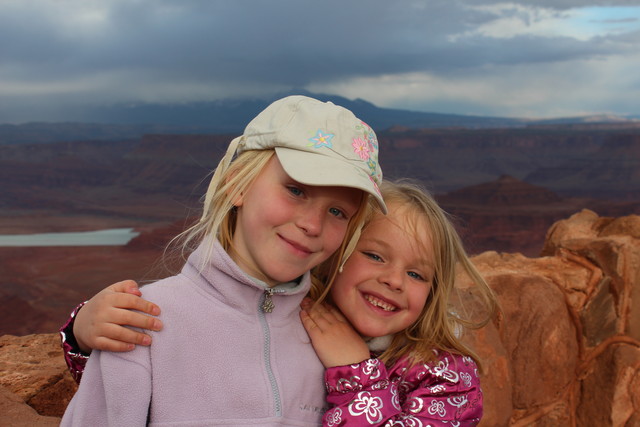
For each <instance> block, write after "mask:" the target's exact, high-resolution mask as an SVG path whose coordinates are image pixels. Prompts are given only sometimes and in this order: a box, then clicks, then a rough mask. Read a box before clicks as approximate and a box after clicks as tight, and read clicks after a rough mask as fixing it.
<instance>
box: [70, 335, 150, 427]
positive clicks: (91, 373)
mask: <svg viewBox="0 0 640 427" xmlns="http://www.w3.org/2000/svg"><path fill="white" fill-rule="evenodd" d="M149 354H150V353H149V348H147V347H142V346H138V347H136V349H134V350H132V351H131V352H127V353H113V352H108V351H99V350H96V351H94V352H93V353H92V354H91V357H90V358H89V360H88V362H87V365H86V367H85V369H84V374H83V376H82V381H81V382H80V386H79V387H78V391H77V392H76V394H75V396H73V399H72V400H71V402H69V406H67V409H66V411H65V413H64V416H63V418H62V422H61V423H60V425H61V426H116V425H117V426H144V425H146V424H147V417H148V412H149V405H150V402H151V389H152V388H151V370H150V358H149Z"/></svg>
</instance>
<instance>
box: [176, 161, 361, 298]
mask: <svg viewBox="0 0 640 427" xmlns="http://www.w3.org/2000/svg"><path fill="white" fill-rule="evenodd" d="M274 155H275V151H274V150H273V149H265V150H249V151H245V152H243V153H242V154H240V155H239V156H237V157H236V158H235V159H233V160H231V159H226V160H225V159H223V160H222V161H221V162H220V165H219V166H218V168H217V169H216V171H215V172H214V175H213V177H212V179H211V183H210V185H209V188H208V190H207V193H206V195H205V199H204V207H203V213H202V216H201V218H200V220H199V221H198V222H197V223H195V224H194V225H192V226H191V227H189V228H188V229H186V230H185V231H183V232H182V233H180V234H179V235H178V236H176V237H175V238H174V239H172V240H171V242H170V243H169V245H173V246H176V245H177V246H178V247H179V248H180V257H181V258H182V260H183V261H184V260H186V258H187V255H188V254H189V253H191V252H192V251H193V250H195V249H196V247H197V246H198V245H199V244H200V243H201V242H202V241H203V240H205V238H208V237H211V238H217V239H218V241H219V242H220V244H221V245H222V247H223V248H224V250H225V251H227V253H229V254H230V255H233V254H234V252H235V248H234V246H233V234H234V231H235V226H236V217H237V214H236V208H235V206H234V203H235V202H236V201H237V200H238V199H239V198H240V196H241V195H242V194H243V193H246V192H247V190H248V189H249V187H250V186H251V184H253V182H254V181H255V180H256V178H257V177H258V175H259V174H260V172H262V170H263V169H264V168H265V166H266V165H267V163H269V160H271V158H273V156H274ZM369 198H370V196H369V195H368V194H366V193H365V192H362V199H361V201H360V204H359V206H358V210H357V211H356V213H355V214H354V215H353V216H352V217H351V218H350V220H349V224H348V226H347V232H346V234H345V236H344V238H343V240H342V244H341V245H340V248H339V249H338V251H337V252H336V253H335V254H333V255H332V256H331V257H329V259H328V260H326V261H324V262H323V263H321V264H320V266H318V267H316V268H315V269H314V270H316V269H317V271H322V275H323V278H324V279H325V280H326V282H325V283H330V281H331V280H332V278H333V277H335V275H336V273H337V271H338V269H339V268H340V266H341V265H342V264H343V262H344V261H343V260H346V258H347V257H348V255H349V254H350V253H351V251H353V248H354V247H355V245H356V243H357V241H358V238H359V236H360V231H361V229H362V226H363V224H364V220H365V217H366V216H367V213H368V211H369V209H370V208H369V206H370V203H369ZM212 250H213V246H212V245H209V247H208V248H207V251H206V252H205V256H204V257H202V259H203V261H202V265H200V266H198V267H199V268H200V269H204V268H205V266H206V263H207V260H208V259H209V258H210V255H211V251H212ZM257 279H261V280H264V279H265V278H264V277H257ZM314 282H315V281H314ZM315 283H316V284H315V285H314V286H317V282H315Z"/></svg>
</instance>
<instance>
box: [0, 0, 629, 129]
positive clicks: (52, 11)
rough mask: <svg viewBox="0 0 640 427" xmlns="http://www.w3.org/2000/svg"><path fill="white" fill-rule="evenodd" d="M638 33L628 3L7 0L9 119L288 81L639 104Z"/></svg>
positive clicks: (527, 107) (506, 99)
mask: <svg viewBox="0 0 640 427" xmlns="http://www.w3.org/2000/svg"><path fill="white" fill-rule="evenodd" d="M639 46H640V2H630V1H607V2H605V1H599V2H598V1H577V0H575V1H574V0H564V1H556V0H547V1H512V2H494V1H483V0H466V1H456V2H452V1H449V0H438V1H432V0H423V1H408V0H400V1H394V2H389V1H382V0H366V1H364V0H359V1H348V2H344V1H337V0H327V1H321V2H319V1H310V0H271V1H269V2H266V1H261V0H242V1H220V0H202V1H196V0H181V1H169V0H137V1H132V0H105V1H102V2H94V1H83V0H59V1H54V0H37V1H33V0H20V1H10V0H9V1H7V0H4V1H0V103H1V105H0V122H10V121H25V120H30V119H47V118H49V119H59V118H61V117H62V116H64V114H65V112H67V111H72V110H73V109H78V108H82V106H83V105H87V104H92V105H100V104H108V103H116V102H117V103H121V102H190V101H205V100H214V99H220V98H229V97H244V96H252V97H254V96H263V95H266V94H271V93H276V92H279V91H284V90H290V89H291V88H304V89H308V90H311V91H321V92H327V93H335V94H338V95H342V96H346V97H349V98H357V97H359V98H363V99H366V100H369V101H371V102H374V103H376V104H377V105H379V106H389V107H397V108H410V109H417V110H423V111H437V112H451V113H461V114H482V115H489V114H490V115H502V116H513V117H516V116H518V117H523V116H536V117H550V116H559V115H577V114H586V113H604V112H606V113H615V114H638V111H637V109H636V110H633V108H637V107H634V106H633V105H634V104H633V101H634V99H636V100H637V99H638V96H639V95H640V77H639V76H640V73H637V71H636V72H631V73H630V71H631V70H637V69H639V68H640V51H639V49H638V47H639ZM30 115H32V116H33V117H31V116H30Z"/></svg>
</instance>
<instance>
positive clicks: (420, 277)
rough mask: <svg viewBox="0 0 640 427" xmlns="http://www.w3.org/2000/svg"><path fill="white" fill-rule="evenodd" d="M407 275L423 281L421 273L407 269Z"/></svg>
mask: <svg viewBox="0 0 640 427" xmlns="http://www.w3.org/2000/svg"><path fill="white" fill-rule="evenodd" d="M407 275H408V276H409V277H411V278H412V279H416V280H422V281H424V277H422V276H421V275H419V274H418V273H416V272H415V271H409V272H407Z"/></svg>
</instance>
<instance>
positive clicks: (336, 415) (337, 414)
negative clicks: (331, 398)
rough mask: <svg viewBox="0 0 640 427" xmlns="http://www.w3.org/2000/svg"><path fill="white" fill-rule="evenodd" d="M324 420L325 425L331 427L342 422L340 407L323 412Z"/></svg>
mask: <svg viewBox="0 0 640 427" xmlns="http://www.w3.org/2000/svg"><path fill="white" fill-rule="evenodd" d="M324 421H325V423H326V425H327V426H329V427H333V426H337V425H340V423H341V422H342V409H340V408H334V409H332V410H330V411H327V412H326V413H325V414H324Z"/></svg>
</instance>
